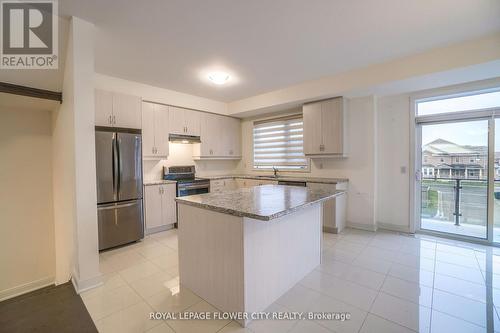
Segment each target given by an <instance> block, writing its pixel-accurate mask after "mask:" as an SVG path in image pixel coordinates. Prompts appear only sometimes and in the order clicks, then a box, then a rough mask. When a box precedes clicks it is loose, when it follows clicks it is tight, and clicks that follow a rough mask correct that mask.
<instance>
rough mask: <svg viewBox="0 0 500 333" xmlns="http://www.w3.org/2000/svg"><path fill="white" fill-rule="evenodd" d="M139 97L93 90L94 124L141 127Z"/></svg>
mask: <svg viewBox="0 0 500 333" xmlns="http://www.w3.org/2000/svg"><path fill="white" fill-rule="evenodd" d="M141 118H142V117H141V98H140V97H137V96H131V95H125V94H120V93H113V92H109V91H104V90H99V89H96V90H95V124H96V125H97V126H107V127H123V128H135V129H140V128H142V122H141Z"/></svg>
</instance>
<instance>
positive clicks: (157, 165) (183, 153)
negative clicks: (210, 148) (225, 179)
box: [143, 143, 238, 181]
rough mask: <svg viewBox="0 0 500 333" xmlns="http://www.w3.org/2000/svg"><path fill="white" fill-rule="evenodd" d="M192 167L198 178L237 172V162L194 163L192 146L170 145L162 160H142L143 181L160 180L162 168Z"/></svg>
mask: <svg viewBox="0 0 500 333" xmlns="http://www.w3.org/2000/svg"><path fill="white" fill-rule="evenodd" d="M177 165H194V166H195V167H196V174H197V175H198V176H208V175H226V174H233V173H236V172H237V171H238V161H231V160H226V161H195V160H193V145H191V144H181V143H170V144H169V156H168V159H164V160H144V161H143V169H144V170H143V173H144V181H148V180H157V179H161V177H162V172H163V166H166V167H169V166H177Z"/></svg>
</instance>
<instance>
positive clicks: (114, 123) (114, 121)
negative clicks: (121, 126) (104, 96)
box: [113, 115, 116, 125]
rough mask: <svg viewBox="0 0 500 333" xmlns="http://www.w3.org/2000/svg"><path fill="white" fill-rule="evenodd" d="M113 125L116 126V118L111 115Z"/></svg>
mask: <svg viewBox="0 0 500 333" xmlns="http://www.w3.org/2000/svg"><path fill="white" fill-rule="evenodd" d="M113 125H116V116H115V115H113Z"/></svg>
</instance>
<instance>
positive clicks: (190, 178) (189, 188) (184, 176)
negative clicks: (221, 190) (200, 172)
mask: <svg viewBox="0 0 500 333" xmlns="http://www.w3.org/2000/svg"><path fill="white" fill-rule="evenodd" d="M195 174H196V172H195V167H194V165H188V166H171V167H168V168H167V167H163V179H168V180H175V181H177V196H178V197H185V196H188V195H194V194H202V193H208V192H210V180H208V179H203V178H196V175H195Z"/></svg>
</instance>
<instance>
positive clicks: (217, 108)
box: [94, 73, 227, 114]
mask: <svg viewBox="0 0 500 333" xmlns="http://www.w3.org/2000/svg"><path fill="white" fill-rule="evenodd" d="M94 86H95V88H96V89H102V90H108V91H114V92H121V93H124V94H129V95H134V96H140V97H142V99H143V100H145V101H149V102H156V103H163V104H168V105H175V106H179V107H184V108H188V109H194V110H200V111H207V112H212V113H219V114H227V104H226V103H223V102H219V101H214V100H211V99H208V98H204V97H198V96H194V95H190V94H185V93H181V92H178V91H174V90H169V89H163V88H158V87H154V86H151V85H147V84H144V83H140V82H135V81H129V80H124V79H120V78H116V77H112V76H108V75H104V74H99V73H95V76H94Z"/></svg>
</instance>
